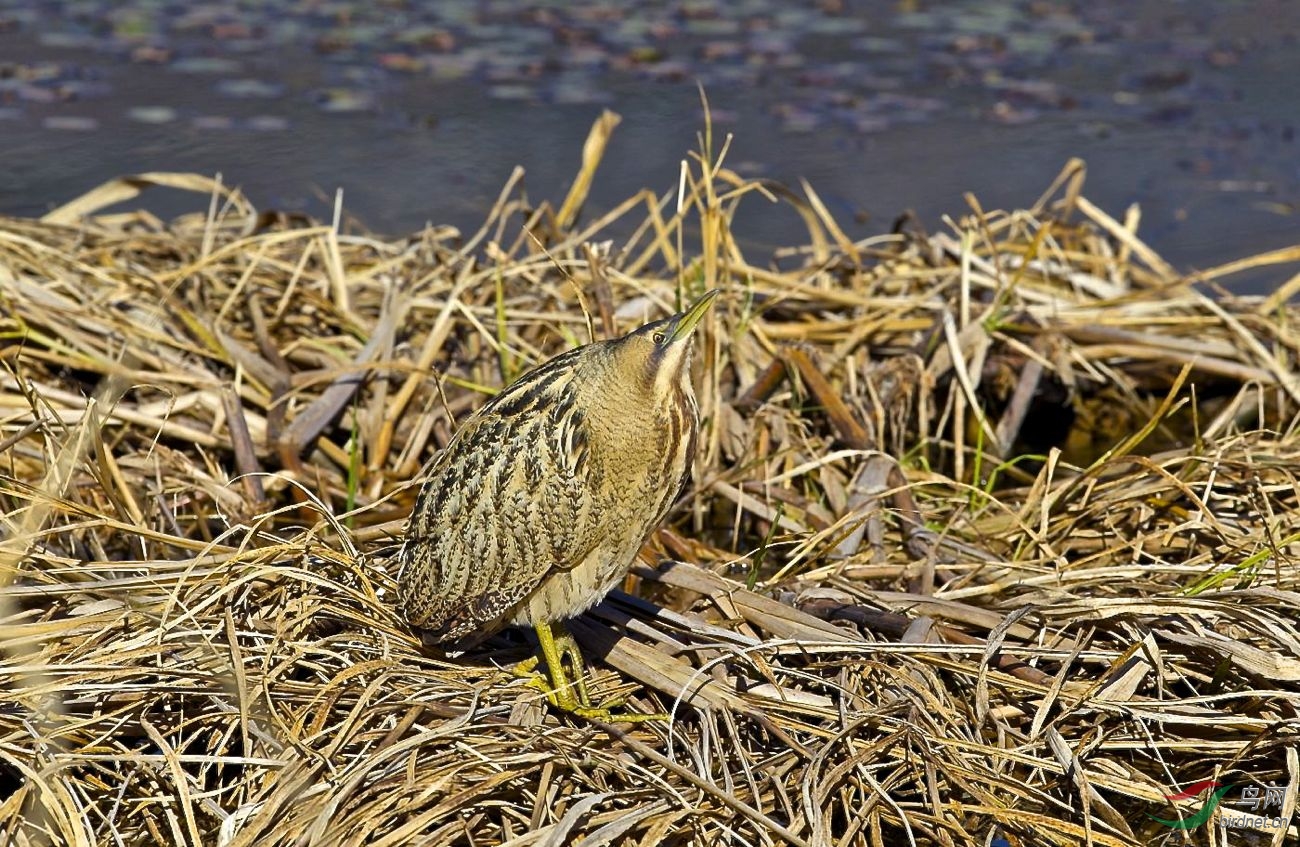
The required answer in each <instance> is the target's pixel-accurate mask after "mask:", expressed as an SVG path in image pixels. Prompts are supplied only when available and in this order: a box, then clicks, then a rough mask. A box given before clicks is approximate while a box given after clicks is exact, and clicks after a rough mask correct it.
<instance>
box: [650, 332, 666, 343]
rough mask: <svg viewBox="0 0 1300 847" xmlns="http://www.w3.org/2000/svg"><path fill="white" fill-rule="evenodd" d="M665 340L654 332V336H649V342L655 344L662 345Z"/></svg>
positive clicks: (661, 335) (661, 334)
mask: <svg viewBox="0 0 1300 847" xmlns="http://www.w3.org/2000/svg"><path fill="white" fill-rule="evenodd" d="M665 338H667V336H665V335H664V334H663V333H662V332H656V333H655V334H653V335H651V336H650V340H651V341H653V342H654V343H655V344H663V343H664V339H665Z"/></svg>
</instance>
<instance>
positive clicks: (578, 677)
mask: <svg viewBox="0 0 1300 847" xmlns="http://www.w3.org/2000/svg"><path fill="white" fill-rule="evenodd" d="M533 628H534V629H536V630H537V642H538V644H539V645H540V646H541V654H542V655H541V659H542V660H545V662H546V671H547V673H546V674H543V673H541V672H540V671H539V670H538V665H539V664H540V663H541V662H540V661H539V659H538V657H537V656H533V657H531V658H529V659H525V660H524V661H522V662H520V663H519V664H517V665H515V666H514V667H513V668H511V669H510V672H511V673H512V674H513V675H515V676H517V677H520V678H522V679H527V680H528V686H529V687H530V688H536V689H537V690H538V691H540V692H542V693H543V694H545V695H546V700H547V702H548V703H550V704H551V706H553V707H554V708H556V709H560V710H561V711H565V712H568V713H569V714H571V715H577V716H578V717H580V718H586V719H587V720H593V721H606V722H609V723H645V722H646V721H658V720H663V721H666V720H668V719H669V718H668V715H664V714H649V715H643V714H638V713H635V712H615V711H613V709H612V708H611V706H614V707H617V706H621V705H622V703H621V702H618V703H611V704H610V706H603V705H602V706H592V705H591V698H590V696H589V695H588V693H587V670H586V664H585V663H584V662H583V659H582V651H581V650H579V649H578V642H577V641H575V640H574V639H573V636H572V635H570V634H569V633H568V632H566V631H565V630H564V629H562V628H560V627H559V626H558V625H557V626H556V627H555V628H556V629H559V633H558V634H557V633H555V632H554V631H553V629H552V626H551V625H550V624H547V623H536V624H534V625H533ZM565 658H568V660H569V667H570V670H571V672H572V676H573V681H572V682H570V681H569V680H568V678H567V677H566V675H565V669H564V660H565ZM548 676H549V678H548Z"/></svg>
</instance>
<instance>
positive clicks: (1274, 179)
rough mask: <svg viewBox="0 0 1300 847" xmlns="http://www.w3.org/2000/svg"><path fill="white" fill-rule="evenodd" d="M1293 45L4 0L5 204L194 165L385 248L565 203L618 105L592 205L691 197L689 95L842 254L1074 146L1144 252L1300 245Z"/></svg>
mask: <svg viewBox="0 0 1300 847" xmlns="http://www.w3.org/2000/svg"><path fill="white" fill-rule="evenodd" d="M1298 34H1300V2H1284V0H1273V2H1263V0H1261V2H1244V0H1243V2H1232V0H1202V1H1201V2H1191V0H1186V1H1185V2H1176V1H1173V0H1129V1H1128V2H1125V0H1098V2H1091V3H1082V2H1080V3H1058V2H1046V0H1028V1H1026V0H978V1H977V0H948V2H933V3H926V2H919V0H918V2H883V0H863V2H850V1H849V0H844V2H836V1H835V0H826V2H822V3H819V4H803V3H789V4H783V3H778V2H774V1H773V0H742V2H738V3H726V2H722V0H715V1H714V2H703V0H690V2H658V3H632V2H615V0H605V2H601V3H584V4H565V3H542V2H531V3H523V2H505V0H496V2H490V0H479V2H468V0H458V1H455V2H436V3H435V2H429V3H417V2H378V3H356V2H309V0H298V2H293V0H273V2H211V3H166V2H161V0H129V2H103V0H98V1H96V0H82V2H32V1H31V0H25V2H14V1H13V0H0V143H2V144H3V148H2V149H3V151H4V155H3V159H0V213H10V214H26V215H31V214H39V213H41V212H43V211H45V210H47V209H49V208H52V207H53V206H56V205H58V204H60V203H62V202H64V201H66V200H69V199H71V198H73V197H75V196H77V195H78V194H80V193H82V192H84V191H86V190H88V189H89V188H91V187H93V186H94V185H96V184H98V183H99V182H102V181H104V180H106V179H108V178H111V177H113V176H117V175H121V174H126V173H134V172H140V171H148V170H183V171H197V172H201V173H207V174H212V173H216V172H220V173H222V175H223V177H224V179H225V180H226V181H227V182H228V183H233V184H238V185H241V186H243V187H244V189H245V191H246V192H247V193H248V194H249V196H250V197H251V199H252V200H253V201H254V203H256V204H257V205H258V206H259V207H262V208H268V207H274V208H280V209H286V210H297V209H302V210H306V211H308V212H310V213H312V214H315V215H318V216H328V210H329V206H330V200H329V199H328V198H331V197H332V195H333V192H334V191H335V189H337V188H342V189H343V190H344V203H345V207H346V209H347V211H348V212H349V213H350V214H352V215H354V216H355V217H357V218H359V219H360V220H361V221H362V222H364V223H365V224H366V225H367V226H369V227H371V228H373V229H376V230H379V231H381V232H387V233H391V234H397V233H402V232H407V231H410V230H413V229H415V228H418V227H420V226H421V225H423V224H424V223H425V222H433V223H440V224H441V223H451V224H454V225H457V226H459V227H461V228H462V229H463V230H469V229H472V228H474V227H475V226H476V225H477V224H478V223H479V222H481V220H482V218H483V215H484V214H485V212H486V210H487V208H488V207H489V206H490V205H491V203H492V201H493V200H494V198H495V197H496V195H497V193H498V191H499V189H500V187H501V185H502V184H503V183H504V181H505V179H506V178H507V176H508V175H509V173H510V171H511V169H512V168H513V166H514V165H516V164H518V165H522V166H523V167H524V168H526V170H527V179H526V185H527V189H528V192H529V195H530V197H532V198H533V199H534V200H538V199H542V198H549V199H552V200H555V201H557V202H558V201H559V200H560V199H562V198H563V196H564V191H565V188H566V187H567V185H568V181H569V180H570V179H571V178H572V176H573V174H574V173H575V172H576V170H577V168H578V164H579V161H580V155H581V147H582V141H583V139H584V138H585V136H586V133H587V130H588V128H589V126H590V124H591V122H592V120H593V119H594V118H595V117H596V116H597V115H598V114H599V113H600V111H601V110H602V109H603V108H611V109H613V110H615V111H617V112H619V113H620V114H621V115H622V116H623V119H624V120H623V123H622V124H621V125H620V127H619V128H618V130H617V131H616V133H615V136H614V139H613V142H612V144H611V146H610V148H609V150H608V151H607V155H606V159H605V161H604V164H603V165H602V168H601V171H600V173H599V174H598V177H597V182H596V186H595V191H594V193H593V197H592V200H591V202H590V203H589V214H592V213H595V212H598V211H600V210H601V209H604V208H608V207H610V206H612V205H614V204H615V203H617V202H618V201H619V200H622V199H623V198H624V197H626V196H628V195H630V194H632V193H633V192H635V191H636V190H638V189H641V188H644V187H650V188H655V189H658V190H666V189H668V188H671V187H672V186H674V185H675V184H676V179H677V173H678V167H679V162H680V160H681V159H682V157H683V155H684V154H685V153H686V152H687V151H688V150H690V149H692V148H693V147H694V145H695V135H696V132H697V131H698V130H699V128H700V127H701V125H702V124H701V110H700V104H699V95H698V92H697V90H696V80H699V81H700V82H701V83H702V84H703V85H704V87H705V88H706V90H707V92H708V95H709V99H710V101H711V104H712V106H713V109H714V111H715V122H716V124H717V129H718V131H719V133H720V134H721V133H725V132H731V133H734V134H735V142H734V145H733V147H732V150H731V153H730V155H729V159H728V162H729V164H731V165H732V166H733V167H734V168H737V169H738V170H741V171H742V172H743V173H745V174H746V175H751V176H765V177H771V178H774V179H777V180H781V181H784V182H787V183H788V184H791V185H797V182H798V180H799V178H801V177H802V178H806V179H808V180H809V182H811V183H812V185H813V186H814V187H815V188H816V189H817V190H818V191H819V193H820V194H821V195H822V197H823V198H824V199H825V200H826V201H827V203H828V205H830V207H831V211H832V212H833V213H834V214H835V216H836V217H837V219H838V220H839V221H840V222H841V224H842V225H843V226H844V227H845V229H846V230H847V231H848V232H849V234H850V235H851V236H854V237H865V236H867V235H870V234H873V233H876V232H880V231H884V230H887V229H888V228H889V227H890V225H891V222H892V220H893V219H894V217H895V216H896V215H897V214H898V213H900V212H902V211H903V210H905V209H913V210H915V211H916V212H917V213H918V214H919V215H920V216H921V218H922V220H923V221H924V222H925V223H926V224H927V225H928V226H931V227H937V226H939V225H940V222H939V216H940V215H942V214H943V213H953V214H960V213H961V212H963V211H965V206H964V203H963V201H962V193H963V192H965V191H973V192H975V193H976V195H977V196H978V197H979V199H980V201H981V203H982V204H983V205H984V207H985V208H995V207H1003V208H1005V207H1011V206H1024V205H1027V204H1029V203H1032V202H1033V201H1034V200H1035V199H1036V198H1037V197H1038V195H1039V193H1040V192H1041V191H1042V190H1043V189H1044V188H1045V187H1046V185H1047V184H1048V182H1049V181H1050V180H1051V179H1052V177H1054V176H1055V175H1056V173H1057V172H1058V171H1059V170H1060V168H1061V167H1062V166H1063V165H1064V163H1065V162H1066V160H1067V159H1068V158H1069V157H1071V156H1080V157H1082V158H1084V159H1086V160H1087V162H1088V165H1089V180H1088V184H1087V188H1086V192H1087V194H1088V196H1089V197H1090V198H1091V199H1093V200H1094V201H1095V202H1098V203H1099V204H1100V205H1102V206H1103V207H1104V208H1106V209H1108V210H1109V211H1110V212H1111V213H1112V214H1115V215H1116V216H1117V217H1118V216H1121V215H1122V214H1123V211H1124V208H1125V207H1126V206H1127V205H1128V204H1129V203H1134V202H1136V203H1140V204H1141V205H1142V208H1143V213H1144V217H1143V227H1142V230H1141V231H1142V233H1143V235H1144V236H1145V238H1146V239H1147V240H1148V241H1149V242H1150V243H1151V244H1152V245H1153V246H1154V247H1156V249H1157V250H1158V251H1160V252H1161V253H1162V254H1163V255H1165V257H1166V258H1168V259H1169V260H1170V261H1172V262H1173V263H1174V264H1175V265H1176V266H1178V267H1181V268H1185V269H1188V268H1195V267H1207V266H1210V265H1213V264H1216V263H1219V262H1222V261H1226V260H1228V259H1232V258H1235V257H1238V256H1241V255H1244V254H1246V253H1250V252H1258V251H1261V250H1265V249H1271V248H1276V247H1283V246H1288V245H1291V244H1295V243H1300V232H1297V227H1296V221H1297V219H1296V216H1295V212H1296V207H1297V204H1298V203H1300V158H1298V157H1297V146H1298V145H1300V142H1297V141H1296V139H1295V133H1296V124H1297V121H1300V83H1298V82H1297V80H1300V44H1298V43H1297V35H1298ZM144 202H145V204H146V205H148V206H149V207H151V208H153V209H155V210H157V211H159V212H160V213H161V214H172V213H175V212H178V211H182V210H188V209H194V208H200V207H202V206H203V202H202V201H201V200H198V199H196V198H193V197H186V198H177V197H173V198H168V197H166V196H164V195H157V196H155V195H146V199H145V201H144ZM741 214H742V217H741V219H740V220H739V221H738V227H739V229H740V230H741V232H742V233H743V234H745V235H746V236H748V238H749V239H750V240H751V242H752V243H753V244H755V245H774V244H782V243H791V242H797V241H799V240H801V234H802V232H801V229H800V227H799V223H798V221H797V219H796V218H795V216H794V215H793V213H790V212H778V213H773V212H771V211H769V210H764V209H761V208H760V203H758V202H751V203H750V204H749V205H748V206H746V207H744V208H743V209H742V213H741ZM754 249H761V248H760V247H755V248H754ZM751 257H752V258H754V259H760V258H761V256H753V255H751ZM1293 270H1294V269H1286V268H1281V269H1277V270H1276V271H1275V272H1272V271H1270V272H1269V273H1268V274H1265V275H1256V276H1255V277H1253V278H1252V279H1251V280H1250V281H1249V282H1250V283H1251V285H1252V286H1253V287H1255V288H1261V287H1263V288H1266V287H1271V286H1272V285H1275V284H1276V283H1277V282H1279V281H1280V280H1282V279H1284V278H1285V277H1286V276H1287V275H1288V274H1289V273H1290V272H1293Z"/></svg>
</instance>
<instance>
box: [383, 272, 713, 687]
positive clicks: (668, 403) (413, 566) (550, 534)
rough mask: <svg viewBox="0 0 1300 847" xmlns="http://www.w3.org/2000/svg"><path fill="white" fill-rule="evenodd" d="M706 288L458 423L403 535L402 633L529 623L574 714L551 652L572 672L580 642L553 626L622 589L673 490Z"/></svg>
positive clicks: (539, 372)
mask: <svg viewBox="0 0 1300 847" xmlns="http://www.w3.org/2000/svg"><path fill="white" fill-rule="evenodd" d="M715 294H716V292H709V293H708V294H707V295H705V296H704V297H703V298H701V299H700V300H699V301H698V302H697V303H696V304H695V305H694V306H692V307H691V308H690V309H689V310H687V311H686V312H682V313H681V314H678V315H674V316H672V317H670V318H666V319H664V320H660V321H655V322H653V323H650V324H646V325H645V326H643V327H641V328H639V329H637V330H634V331H633V332H631V333H629V334H627V335H625V336H623V337H622V338H617V339H613V340H610V341H600V342H596V343H593V344H588V345H586V346H584V347H579V348H577V349H576V350H571V351H569V352H567V353H563V354H561V355H559V356H556V357H555V358H553V359H551V360H550V361H548V362H546V363H545V364H543V365H541V366H539V367H538V368H536V369H535V370H533V371H530V372H529V373H527V374H525V375H523V376H522V377H520V378H519V379H518V380H516V381H515V382H514V383H512V384H511V385H509V386H507V387H506V388H505V389H503V390H502V391H501V393H499V394H498V395H497V396H496V397H494V398H492V400H491V401H489V402H488V403H487V404H485V405H484V406H483V407H482V408H481V409H479V410H478V411H477V412H476V413H475V414H474V415H472V416H471V417H470V418H469V419H468V420H467V421H465V423H464V424H463V425H462V426H461V428H460V430H459V431H458V432H457V433H456V435H455V437H454V438H453V439H452V441H451V443H450V444H448V445H447V448H446V449H445V450H443V452H442V453H441V454H440V455H439V456H438V457H437V459H436V460H435V462H434V464H433V466H432V468H431V470H430V473H429V476H428V478H427V479H426V481H425V483H424V487H423V488H422V489H421V491H420V494H419V497H418V498H417V499H416V503H415V510H414V511H413V512H412V514H411V520H410V523H409V525H408V526H407V530H406V540H405V543H404V544H403V546H402V551H401V555H400V564H401V571H400V574H399V576H398V582H399V591H400V595H401V603H402V608H403V611H404V612H405V614H406V617H407V619H408V620H409V621H410V622H411V624H412V625H414V626H416V627H418V628H420V629H423V630H425V631H426V632H427V633H428V634H429V635H430V636H431V637H432V638H433V640H435V641H438V642H443V643H457V642H464V641H467V640H470V641H472V640H477V639H479V638H481V637H485V636H487V635H490V634H492V633H493V632H496V631H497V630H499V629H501V628H502V627H504V626H507V625H509V624H526V625H532V626H534V627H535V628H536V629H537V632H538V637H539V639H540V640H541V642H542V651H543V654H544V656H545V658H546V661H547V665H548V669H549V670H550V672H551V679H552V683H553V690H552V691H550V692H548V693H550V694H552V695H553V696H552V700H553V701H556V699H557V697H558V702H557V705H561V706H563V707H564V708H570V709H573V708H575V706H577V705H578V704H576V703H575V701H574V700H573V699H572V695H571V694H568V693H567V692H565V691H562V690H560V689H561V688H562V687H563V686H564V683H563V672H562V669H561V668H559V667H558V664H559V658H558V657H559V655H560V654H561V653H566V652H567V653H569V655H570V657H571V659H572V660H573V661H574V663H575V665H576V664H577V663H578V657H577V653H576V647H575V646H574V645H572V643H571V641H568V642H566V643H565V644H564V645H562V646H563V648H564V649H563V650H560V651H557V650H556V647H555V645H554V644H553V643H550V642H551V640H552V637H551V634H550V625H551V624H555V623H560V622H563V621H564V620H567V619H569V618H571V617H573V616H575V615H578V614H581V613H582V612H583V611H585V610H587V609H588V608H590V607H591V606H593V605H595V604H596V603H598V602H600V600H601V599H602V598H603V597H604V596H605V595H606V594H607V593H608V592H609V591H610V589H611V588H613V587H614V586H615V585H616V584H618V582H619V581H620V580H622V578H623V576H624V575H625V574H626V573H627V570H628V568H629V567H630V566H631V564H632V560H633V559H634V558H635V556H636V554H637V551H638V550H639V549H640V548H641V545H642V544H643V543H645V540H646V538H647V537H648V536H649V534H650V533H651V532H652V531H654V529H655V527H656V526H657V525H658V524H659V522H660V521H661V520H663V518H664V516H665V515H666V514H667V512H668V509H669V507H671V506H672V503H673V501H674V500H675V499H676V497H677V495H678V493H679V491H680V490H681V487H682V484H683V483H684V481H685V479H686V476H687V471H688V468H689V466H690V463H691V459H692V457H693V455H694V451H695V437H696V429H697V426H698V419H699V413H698V410H697V407H696V403H695V392H694V390H693V389H692V387H691V380H690V353H691V344H692V340H691V339H692V333H693V331H694V328H695V325H696V323H697V322H698V321H699V319H700V318H701V317H702V316H703V315H704V313H705V311H707V309H708V307H709V305H710V304H711V303H712V301H713V298H714V296H715ZM570 651H571V652H570ZM575 671H577V672H578V673H579V675H580V669H579V668H576V667H575ZM579 683H580V680H579ZM579 693H580V694H584V696H585V693H584V692H583V690H582V689H581V686H580V688H579ZM586 705H588V704H586V703H582V704H581V706H584V707H585V706H586ZM577 710H579V711H582V709H581V708H578V709H577ZM586 711H599V710H589V709H588V710H586Z"/></svg>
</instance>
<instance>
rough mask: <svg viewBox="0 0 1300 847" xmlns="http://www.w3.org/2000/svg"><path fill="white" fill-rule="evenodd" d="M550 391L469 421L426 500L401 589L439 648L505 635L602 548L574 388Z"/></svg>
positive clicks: (410, 613) (414, 526)
mask: <svg viewBox="0 0 1300 847" xmlns="http://www.w3.org/2000/svg"><path fill="white" fill-rule="evenodd" d="M544 388H550V389H554V390H553V391H544V392H538V391H534V392H531V393H530V394H528V395H527V396H528V397H529V399H530V400H531V401H534V402H529V403H526V404H522V405H516V406H511V405H509V404H508V403H501V402H495V401H494V403H492V404H489V407H486V408H485V409H484V411H485V412H492V413H491V414H485V415H477V416H475V417H474V418H471V419H470V420H469V421H467V422H466V423H465V425H464V426H463V427H462V429H461V431H460V432H458V433H457V436H456V439H455V441H454V442H453V444H451V445H448V448H447V450H446V451H445V452H444V456H443V457H441V458H440V461H439V462H437V463H436V465H435V467H434V469H433V471H432V473H431V475H430V478H429V480H428V481H427V482H426V483H425V487H424V489H423V490H422V491H421V493H420V498H419V500H418V501H417V503H416V508H415V511H414V512H413V514H412V518H411V524H410V527H409V528H408V530H407V541H406V544H405V545H404V546H403V549H402V571H403V573H402V576H401V577H400V578H399V580H400V582H401V583H402V585H403V594H404V604H405V606H406V610H407V617H408V618H409V619H410V620H411V622H412V623H414V624H416V625H417V626H421V627H424V628H426V629H428V630H430V631H431V634H432V635H433V636H434V637H435V638H437V639H439V640H442V641H453V640H457V639H462V638H466V637H468V636H470V635H476V634H490V633H491V632H492V631H495V630H496V629H498V628H500V626H502V625H504V624H505V623H506V622H507V615H508V614H509V613H510V612H512V611H513V609H514V608H515V607H516V606H517V605H519V604H520V603H521V602H523V601H524V600H526V599H527V598H528V596H529V595H530V594H532V593H533V592H534V591H535V590H536V589H537V588H538V586H540V585H541V584H542V582H543V581H544V580H545V579H546V578H547V577H548V576H549V575H550V574H551V573H553V572H554V571H555V569H557V568H558V569H570V568H574V567H576V566H578V565H579V564H581V563H582V561H583V560H584V559H585V558H586V557H587V556H588V555H589V554H590V553H591V552H592V550H593V549H594V548H595V546H596V544H597V542H598V531H599V528H598V526H597V525H596V521H595V519H594V515H593V513H592V509H591V506H590V497H589V494H588V491H589V488H588V487H587V486H588V484H589V483H590V480H589V479H588V477H587V474H588V472H589V470H590V463H589V462H588V442H587V433H586V426H585V421H584V420H583V417H582V415H581V413H580V412H579V411H578V410H577V409H576V408H574V406H573V404H572V403H571V402H568V401H569V399H570V397H571V392H570V391H569V390H568V386H567V385H563V386H553V385H545V386H544ZM542 396H547V397H548V398H549V402H541V398H542ZM498 399H499V400H508V399H509V398H501V397H499V398H498Z"/></svg>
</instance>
